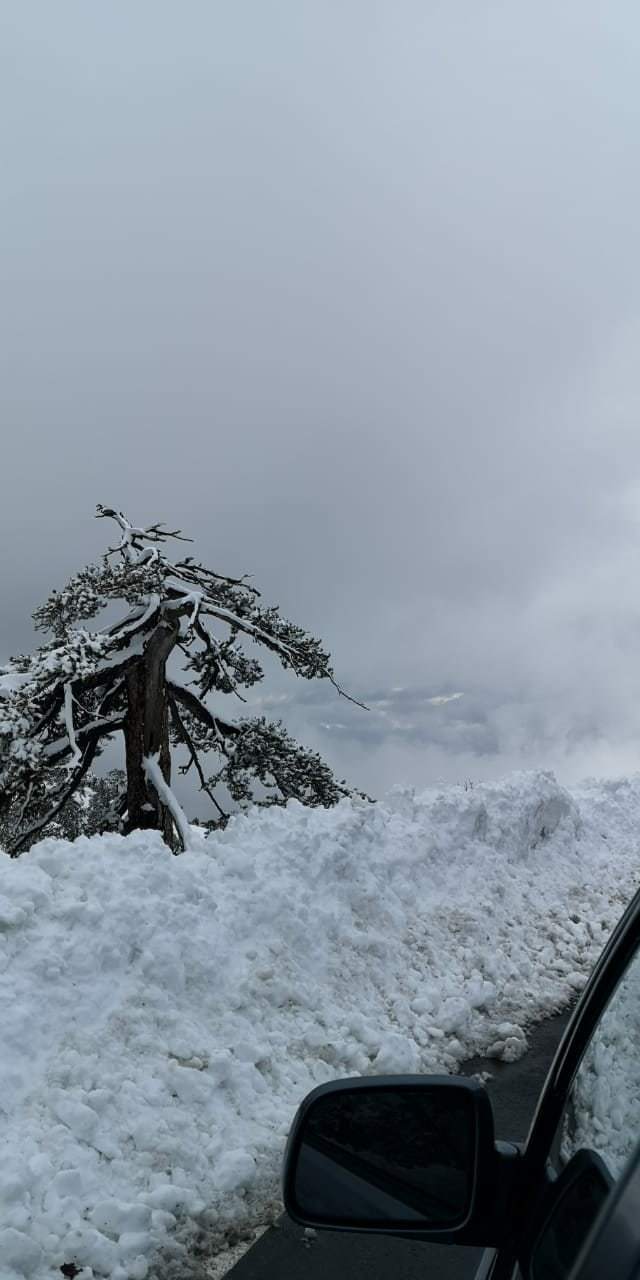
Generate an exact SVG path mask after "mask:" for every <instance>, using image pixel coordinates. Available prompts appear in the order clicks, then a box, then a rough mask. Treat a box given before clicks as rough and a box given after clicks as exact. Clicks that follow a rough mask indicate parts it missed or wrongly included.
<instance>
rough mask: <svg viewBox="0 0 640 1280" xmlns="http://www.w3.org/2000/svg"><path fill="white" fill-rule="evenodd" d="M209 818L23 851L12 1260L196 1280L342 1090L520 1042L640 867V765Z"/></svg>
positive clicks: (10, 1139) (601, 937) (46, 1276)
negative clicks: (200, 827) (169, 831)
mask: <svg viewBox="0 0 640 1280" xmlns="http://www.w3.org/2000/svg"><path fill="white" fill-rule="evenodd" d="M196 837H197V830H196V829H195V828H194V839H195V838H196ZM198 838H199V841H200V843H199V846H198V847H195V848H194V849H193V850H191V851H189V852H187V853H185V854H183V855H182V856H180V857H178V858H175V857H173V856H172V855H171V854H170V853H169V852H168V851H167V849H166V848H165V846H164V845H163V844H162V842H161V840H160V838H159V836H157V835H156V834H148V833H137V834H134V835H131V836H128V837H126V838H124V837H118V836H108V837H93V838H91V839H86V838H81V839H79V840H77V841H75V842H74V843H72V844H69V843H67V842H64V841H55V840H46V841H43V842H42V843H41V844H39V845H37V846H36V847H34V848H33V849H32V850H31V851H30V852H29V853H28V854H25V855H23V857H22V858H21V859H19V860H17V861H13V860H11V859H9V858H8V857H7V856H6V855H2V854H0V1036H1V1039H2V1052H1V1061H0V1259H1V1261H0V1268H1V1272H0V1273H1V1275H2V1280H15V1278H16V1277H25V1276H28V1277H31V1280H54V1277H55V1278H56V1280H59V1277H60V1274H61V1272H60V1268H61V1267H62V1266H63V1265H65V1264H66V1265H67V1266H69V1265H70V1264H74V1265H75V1266H76V1267H77V1268H79V1271H80V1275H81V1276H82V1277H83V1278H86V1280H89V1277H111V1278H112V1280H144V1278H145V1277H146V1276H147V1275H150V1274H151V1272H152V1273H153V1275H154V1276H157V1277H160V1276H165V1275H169V1274H174V1273H175V1274H178V1273H179V1274H180V1275H181V1276H183V1277H185V1276H188V1275H189V1274H191V1271H190V1266H191V1264H190V1262H189V1259H190V1258H192V1257H193V1256H194V1251H196V1250H206V1249H209V1248H210V1247H212V1246H213V1244H214V1243H215V1240H216V1239H218V1238H219V1237H220V1235H221V1234H222V1233H223V1232H224V1231H225V1230H226V1229H228V1228H230V1227H232V1226H234V1225H237V1224H242V1223H244V1222H252V1223H255V1222H258V1221H260V1220H264V1219H265V1216H266V1215H268V1214H269V1212H271V1211H272V1210H273V1207H274V1205H276V1204H277V1193H278V1178H279V1166H280V1159H281V1154H282V1150H283V1146H284V1141H285V1137H286V1133H287V1130H288V1127H289V1124H290V1122H291V1119H292V1116H293V1112H294V1110H295V1107H296V1105H297V1104H298V1102H299V1101H300V1100H301V1098H302V1097H303V1095H304V1094H305V1093H306V1092H307V1091H308V1090H309V1089H310V1088H312V1087H313V1086H314V1085H315V1084H317V1083H319V1082H321V1081H325V1080H329V1079H332V1078H335V1077H338V1076H347V1075H354V1074H361V1073H367V1072H395V1071H401V1072H413V1071H419V1072H430V1071H441V1070H446V1071H454V1070H455V1069H456V1067H457V1065H458V1064H459V1063H460V1062H461V1061H462V1060H463V1059H465V1058H468V1057H469V1056H471V1055H473V1054H475V1053H478V1052H485V1053H486V1052H488V1053H490V1054H493V1055H495V1056H499V1057H502V1058H505V1059H507V1060H508V1059H515V1058H516V1057H518V1056H519V1055H520V1054H521V1053H522V1052H523V1051H524V1049H525V1047H526V1027H527V1024H528V1023H530V1022H532V1021H534V1020H536V1019H539V1018H541V1017H542V1016H544V1015H545V1014H547V1013H549V1012H551V1011H554V1010H557V1009H559V1008H560V1007H562V1006H563V1005H564V1004H566V1003H567V1002H568V1001H569V1000H570V998H571V997H572V996H573V995H574V994H575V993H576V991H577V990H579V988H580V987H581V986H582V985H583V984H584V981H585V978H586V975H587V974H588V972H589V969H590V967H591V965H592V963H593V961H594V959H595V958H596V956H597V954H598V952H599V951H600V949H601V947H602V945H603V943H604V941H605V940H606V937H607V935H608V933H609V931H610V929H611V927H612V926H613V924H614V923H615V921H616V919H617V918H618V916H619V914H620V912H621V911H622V909H623V907H624V905H625V904H626V902H627V901H628V900H629V898H630V897H631V896H632V894H633V892H634V891H635V889H636V887H637V885H638V883H639V882H640V776H639V777H635V778H633V779H630V780H621V781H615V782H604V783H589V784H585V785H584V786H583V787H581V788H579V789H574V790H573V791H572V792H571V793H569V792H568V791H566V790H564V789H563V788H562V787H560V786H559V785H558V784H557V782H556V781H555V779H554V777H553V775H551V774H546V773H538V774H516V775H513V776H512V777H510V778H508V779H507V780H506V781H504V782H501V783H499V784H482V785H478V786H476V787H474V788H473V789H470V790H464V789H463V788H462V787H453V786H451V787H446V788H444V789H431V790H428V791H425V792H424V793H422V794H419V795H415V794H414V793H413V792H412V791H409V790H406V789H402V788H396V789H395V790H394V791H392V792H391V793H390V795H389V796H388V797H387V798H386V800H384V801H383V802H379V803H377V804H374V805H370V804H367V803H366V802H354V801H351V800H344V801H342V802H341V803H340V804H339V805H338V806H337V807H336V808H334V809H331V810H323V809H305V808H303V807H302V806H301V805H299V804H297V803H296V802H291V803H290V804H289V805H288V807H287V808H286V809H270V810H255V811H253V812H252V813H250V814H248V815H245V816H240V817H237V818H236V819H234V820H233V821H232V822H231V823H230V825H229V827H228V828H227V830H226V831H225V832H222V833H219V834H215V835H212V836H210V837H209V838H208V839H206V840H205V839H204V838H203V837H202V836H201V835H200V836H199V837H198ZM506 1136H508V1135H506Z"/></svg>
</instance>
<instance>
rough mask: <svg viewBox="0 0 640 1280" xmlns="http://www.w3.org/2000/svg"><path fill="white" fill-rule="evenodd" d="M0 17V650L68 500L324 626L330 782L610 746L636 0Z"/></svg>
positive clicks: (638, 39) (634, 453) (633, 519)
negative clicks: (188, 538)
mask: <svg viewBox="0 0 640 1280" xmlns="http://www.w3.org/2000/svg"><path fill="white" fill-rule="evenodd" d="M0 21H1V23H2V27H3V30H2V33H1V36H2V38H1V39H0V58H2V60H3V61H2V67H1V68H0V70H1V73H2V74H1V75H0V98H1V99H2V101H1V103H0V105H2V108H3V110H2V112H1V113H0V119H2V120H4V122H5V125H4V127H5V129H6V130H8V133H7V138H6V148H5V152H4V154H5V174H4V181H3V188H4V196H3V200H4V206H3V218H4V224H3V225H4V234H3V250H2V257H1V258H0V273H1V278H2V296H3V304H4V306H3V319H2V330H3V331H2V335H1V336H2V341H1V342H0V363H1V364H2V370H1V377H0V406H1V409H2V416H3V423H4V424H5V425H4V428H3V430H4V439H3V479H4V485H3V492H2V503H1V504H0V575H1V579H2V592H3V610H2V617H1V619H0V658H4V657H6V656H8V655H9V654H10V653H14V652H16V651H17V650H20V649H24V648H29V647H31V646H32V645H33V643H34V642H35V639H36V638H35V637H34V636H33V633H32V631H31V627H30V622H29V616H30V613H31V610H32V609H33V607H34V606H35V605H36V604H37V603H39V602H40V600H41V599H42V598H43V597H44V596H45V595H46V594H48V592H49V590H50V588H51V587H52V586H58V587H59V586H61V585H62V583H63V581H64V580H65V579H66V578H67V577H68V576H69V575H70V574H71V573H72V572H74V571H75V570H76V569H77V568H78V567H80V566H81V565H82V564H84V563H85V562H87V561H89V560H92V559H94V558H95V557H96V556H97V555H99V554H100V552H101V551H102V550H103V541H102V539H103V536H104V528H103V526H101V525H100V524H99V523H98V524H95V523H93V521H92V513H93V510H94V507H95V503H96V502H98V501H101V502H103V503H105V504H109V505H117V506H121V507H122V508H123V509H124V510H126V511H127V512H128V513H129V514H130V515H131V517H132V518H133V519H135V520H136V521H141V522H144V521H153V520H158V519H166V520H167V521H169V522H171V523H175V524H178V525H181V526H182V527H183V528H184V529H185V531H187V532H188V533H190V534H191V535H192V536H194V537H195V538H196V547H197V552H198V554H199V555H200V556H201V557H202V559H203V560H204V561H205V562H209V563H211V564H212V565H213V566H214V567H220V568H221V569H222V571H224V572H228V573H232V574H235V573H242V572H245V571H251V572H253V573H254V574H255V581H256V582H257V584H258V585H259V586H260V587H261V588H262V589H263V591H264V594H265V597H266V598H267V599H268V600H275V601H279V602H280V604H281V606H282V608H283V611H284V612H285V613H286V614H287V615H288V616H291V617H292V618H294V619H295V620H296V621H299V622H300V623H301V624H302V625H305V626H307V627H308V628H309V629H310V630H311V631H313V632H314V633H317V634H319V635H320V636H322V637H323V639H325V640H326V642H327V644H328V645H329V647H330V649H331V651H332V653H333V656H334V662H335V668H336V674H337V676H338V678H339V679H340V681H341V683H342V684H343V685H344V687H345V688H347V689H349V691H351V692H352V693H353V694H354V696H356V697H358V698H361V699H364V700H365V701H369V702H370V705H371V710H370V711H369V712H362V711H360V710H359V709H358V708H356V707H353V706H351V705H350V704H348V703H347V702H345V701H344V700H341V699H339V698H337V697H334V694H333V691H328V690H327V689H324V688H323V687H322V688H320V689H319V690H317V689H311V688H307V687H306V686H299V685H297V686H292V685H291V682H290V681H287V680H286V679H284V678H281V677H280V676H279V675H278V674H277V673H271V674H270V680H271V681H272V683H271V684H270V685H269V688H270V689H271V690H272V693H273V696H274V697H276V698H279V697H282V698H284V699H286V700H285V701H283V702H281V703H276V704H273V710H274V711H276V712H278V708H279V709H280V711H279V712H278V713H281V714H282V715H283V718H285V719H286V720H287V723H289V724H290V726H291V728H292V729H293V730H294V731H295V732H298V733H299V735H300V737H302V738H303V739H305V740H307V741H311V742H312V743H314V744H315V745H317V746H318V748H319V749H322V750H323V751H324V752H325V753H326V754H327V755H328V756H329V758H330V759H331V760H332V762H333V763H334V764H335V767H336V768H337V769H338V771H340V772H341V773H344V774H347V775H348V776H349V777H353V780H354V782H356V783H358V784H359V785H361V786H364V787H367V788H369V789H371V790H376V791H377V790H383V789H384V788H385V787H386V786H388V785H391V784H392V783H394V782H396V781H403V780H407V781H410V782H412V783H414V784H416V785H420V783H426V782H429V781H432V780H433V779H434V778H437V777H446V778H448V779H463V778H465V777H470V776H483V777H487V776H491V775H492V774H495V773H496V772H500V771H502V770H504V769H507V768H513V767H533V766H536V767H538V766H540V765H542V766H543V767H544V766H547V767H550V768H556V769H557V771H558V773H559V774H560V776H561V778H567V780H568V779H569V778H575V777H577V776H579V775H580V774H581V773H590V772H605V773H610V772H618V771H620V770H624V771H629V770H632V769H635V768H636V764H637V759H638V741H639V740H640V678H639V676H638V667H639V663H638V650H639V640H640V608H639V605H638V586H637V582H638V562H639V553H640V430H639V423H640V413H639V410H640V375H639V373H638V360H637V351H638V346H639V343H640V260H639V258H638V254H637V211H638V207H639V205H640V167H639V166H638V164H637V138H638V128H639V125H640V120H639V119H638V117H639V115H640V106H639V100H638V93H637V65H638V57H639V56H640V18H639V16H638V11H637V7H636V6H635V5H633V4H631V3H630V0H628V2H623V3H622V4H620V5H616V6H615V9H613V8H611V9H607V10H606V11H605V9H604V8H603V6H602V5H601V4H600V3H596V2H595V0H593V2H591V0H587V2H586V3H585V2H584V0H572V2H571V3H568V4H565V5H563V6H561V7H558V5H557V4H555V3H551V0H549V2H548V3H547V2H546V0H543V2H542V3H540V4H537V5H536V6H531V7H529V8H528V9H527V10H526V11H525V10H524V9H523V8H522V7H517V6H513V5H511V4H508V3H506V0H505V3H502V2H501V0H498V2H497V3H495V4H490V5H484V6H473V5H470V4H468V3H466V2H463V0H460V2H458V0H453V3H447V4H440V3H434V4H430V5H428V6H425V5H423V4H422V3H418V0H399V3H397V4H394V5H393V6H384V5H377V4H373V5H372V4H368V3H367V4H365V3H364V0H362V2H361V0H354V2H353V3H348V4H346V5H339V6H338V5H335V4H328V5H322V6H316V7H313V6H312V7H309V6H299V5H297V4H293V3H290V2H289V0H274V3H273V4H270V5H268V6H263V5H258V4H249V6H248V7H247V6H240V7H232V8H229V7H227V9H226V10H224V11H223V10H222V9H220V8H219V7H216V6H211V5H208V4H205V3H199V2H197V3H195V4H194V5H193V6H192V7H191V8H190V14H189V21H188V22H187V21H186V20H185V17H184V15H183V14H181V13H179V12H178V11H177V10H176V8H175V6H173V5H165V4H156V3H155V2H154V3H151V0H140V3H139V4H136V6H133V7H127V6H124V5H119V6H118V5H115V6H102V7H99V6H86V5H81V4H72V5H71V7H70V8H68V9H67V10H65V11H64V12H61V11H59V10H58V9H57V8H56V9H55V12H54V10H53V9H52V8H51V7H50V6H45V5H40V6H37V18H36V17H35V16H34V11H33V9H31V8H29V9H21V8H20V7H19V6H13V8H12V10H11V12H9V11H7V12H6V13H5V14H3V16H2V19H1V20H0ZM261 692H264V693H265V694H266V693H267V689H266V687H265V689H264V691H262V690H261ZM456 693H462V694H463V696H462V697H460V698H455V699H452V700H451V701H446V702H441V703H438V702H437V701H433V699H437V698H439V697H443V696H446V697H449V696H450V695H453V694H456ZM329 695H330V696H329ZM240 709H242V708H240ZM338 726H341V727H338Z"/></svg>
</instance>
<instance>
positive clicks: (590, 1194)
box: [477, 895, 640, 1280]
mask: <svg viewBox="0 0 640 1280" xmlns="http://www.w3.org/2000/svg"><path fill="white" fill-rule="evenodd" d="M505 1136H506V1135H505ZM639 1142H640V895H638V897H637V898H636V899H634V901H633V903H632V904H631V906H630V907H629V909H628V910H627V912H626V913H625V915H624V916H623V918H622V920H621V921H620V923H619V925H618V926H617V928H616V930H615V931H614V933H613V935H612V937H611V939H610V941H609V943H608V945H607V946H606V948H605V950H604V952H603V954H602V956H601V957H600V960H599V961H598V963H597V965H596V967H595V970H594V972H593V974H592V977H591V979H590V981H589V984H588V986H587V988H586V990H585V992H584V994H583V996H582V998H581V1000H580V1002H579V1004H578V1006H577V1008H576V1010H575V1012H574V1015H573V1018H572V1020H571V1022H570V1024H569V1026H568V1028H567V1031H566V1033H565V1036H564V1038H563V1040H562V1042H561V1044H560V1046H559V1049H558V1051H557V1054H556V1057H555V1060H554V1062H553V1065H552V1067H551V1070H550V1072H549V1076H548V1078H547V1081H546V1083H545V1086H544V1089H543V1091H542V1094H541V1096H540V1099H539V1102H538V1106H537V1110H536V1113H535V1116H534V1120H533V1123H532V1126H531V1129H530V1132H529V1135H528V1138H527V1141H526V1144H525V1147H524V1150H523V1158H522V1164H521V1173H520V1178H519V1180H518V1186H517V1188H516V1189H515V1191H514V1194H513V1196H512V1201H511V1207H510V1212H511V1213H512V1216H513V1231H512V1235H511V1240H510V1241H509V1242H508V1243H507V1244H506V1245H505V1246H503V1247H502V1248H501V1249H500V1250H498V1251H487V1253H486V1254H485V1257H484V1258H483V1261H482V1263H481V1265H480V1268H479V1271H478V1273H477V1280H512V1278H513V1277H518V1278H520V1277H522V1280H570V1277H571V1273H572V1269H573V1267H574V1264H575V1263H576V1259H577V1258H578V1255H579V1254H580V1250H581V1248H582V1246H583V1245H584V1243H585V1239H586V1237H587V1236H588V1234H589V1232H590V1230H591V1228H592V1227H593V1223H594V1221H595V1219H596V1217H597V1216H598V1212H599V1210H600V1208H601V1207H602V1206H603V1205H604V1203H605V1201H606V1200H607V1198H608V1197H611V1196H613V1195H614V1194H615V1188H616V1186H617V1184H619V1182H620V1180H621V1179H622V1178H623V1177H624V1176H625V1173H626V1171H627V1170H628V1169H629V1167H630V1163H631V1162H632V1160H633V1158H634V1153H635V1151H636V1149H637V1146H638V1143H639ZM572 1180H573V1181H572ZM572 1186H573V1191H572V1190H571V1187H572ZM563 1196H564V1197H565V1200H564V1202H563V1200H562V1197H563ZM572 1197H573V1198H572ZM563 1203H564V1210H563V1209H562V1204H563ZM554 1215H555V1223H554ZM638 1237H639V1240H640V1220H639V1221H638Z"/></svg>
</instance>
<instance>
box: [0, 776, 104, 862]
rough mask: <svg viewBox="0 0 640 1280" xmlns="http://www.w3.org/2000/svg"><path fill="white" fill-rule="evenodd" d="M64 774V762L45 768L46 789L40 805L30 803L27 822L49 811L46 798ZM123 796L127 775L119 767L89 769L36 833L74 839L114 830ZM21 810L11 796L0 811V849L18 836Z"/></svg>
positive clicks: (21, 824) (61, 780) (21, 822)
mask: <svg viewBox="0 0 640 1280" xmlns="http://www.w3.org/2000/svg"><path fill="white" fill-rule="evenodd" d="M66 776H67V775H66V770H65V766H64V765H59V766H52V768H51V769H50V770H49V771H48V774H47V790H46V791H45V792H44V794H43V796H42V802H41V804H40V805H39V806H38V805H37V804H36V803H35V802H32V804H31V805H30V810H29V821H30V823H32V822H34V821H35V820H36V819H37V818H40V817H44V816H45V815H46V814H48V813H49V811H50V809H51V807H52V806H51V801H50V799H49V797H50V796H51V795H52V794H55V793H56V792H58V791H59V790H61V789H62V786H63V784H64V782H65V781H66ZM124 796H126V775H125V773H124V772H123V770H122V769H111V770H110V771H109V772H108V773H107V774H96V773H93V772H89V773H87V774H86V776H85V777H84V778H83V780H82V782H81V783H80V784H79V785H78V787H77V789H76V790H75V791H74V792H73V794H72V795H71V796H69V799H68V800H67V801H66V802H65V803H64V804H63V806H62V808H61V809H59V810H58V811H57V813H56V815H55V817H53V818H50V819H49V822H48V823H47V824H46V826H44V827H42V828H41V829H40V830H39V832H38V834H39V836H40V837H41V838H43V839H44V838H45V837H46V836H55V837H56V838H57V839H61V840H76V839H77V837H78V836H80V835H84V836H94V835H99V834H102V833H103V832H104V831H117V830H118V828H119V825H120V809H119V806H120V804H121V801H122V798H123V797H124ZM23 809H24V805H23V803H21V802H19V801H18V800H16V799H14V800H13V802H12V803H10V804H9V806H8V808H5V810H4V811H3V812H2V813H1V814H0V849H10V848H11V847H12V846H13V845H14V844H15V842H16V840H17V839H18V836H19V835H20V832H21V830H22V827H23V825H24V812H23Z"/></svg>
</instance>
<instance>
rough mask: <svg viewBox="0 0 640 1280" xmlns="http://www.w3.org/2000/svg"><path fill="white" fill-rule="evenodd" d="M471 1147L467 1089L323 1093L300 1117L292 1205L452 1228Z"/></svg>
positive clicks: (348, 1217) (467, 1193)
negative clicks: (299, 1137)
mask: <svg viewBox="0 0 640 1280" xmlns="http://www.w3.org/2000/svg"><path fill="white" fill-rule="evenodd" d="M475 1148H476V1118H475V1107H474V1103H473V1098H472V1097H471V1096H470V1095H469V1094H467V1093H465V1092H464V1090H458V1089H453V1088H447V1086H446V1085H444V1086H442V1085H440V1086H437V1087H433V1088H431V1089H430V1088H429V1087H428V1086H427V1085H424V1086H419V1087H412V1086H410V1085H399V1086H396V1087H391V1086H378V1087H375V1088H359V1089H353V1090H348V1089H343V1090H340V1091H339V1092H335V1093H328V1094H325V1095H323V1096H321V1097H320V1098H318V1099H316V1101H315V1102H314V1103H313V1104H312V1105H311V1107H310V1108H309V1111H308V1112H307V1115H306V1117H305V1121H304V1126H303V1130H302V1133H301V1145H300V1149H299V1154H298V1159H297V1162H296V1167H295V1171H294V1176H293V1195H294V1199H295V1202H296V1206H297V1208H298V1210H299V1212H300V1213H301V1215H302V1216H303V1217H305V1218H310V1219H313V1220H314V1221H316V1222H318V1223H319V1224H321V1223H322V1222H330V1223H333V1224H335V1225H338V1224H340V1225H345V1226H346V1225H349V1223H352V1224H354V1225H355V1224H358V1225H360V1226H365V1225H366V1224H371V1225H372V1226H382V1225H384V1226H385V1227H387V1228H389V1226H391V1225H395V1226H400V1227H413V1228H414V1229H415V1228H416V1227H420V1225H424V1226H425V1228H426V1227H427V1226H428V1227H430V1228H434V1227H435V1228H436V1229H437V1228H442V1229H446V1228H447V1227H453V1226H456V1225H458V1224H459V1223H461V1222H463V1221H464V1219H465V1218H466V1217H467V1215H468V1212H469V1209H470V1205H471V1196H472V1187H473V1169H474V1161H475Z"/></svg>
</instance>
